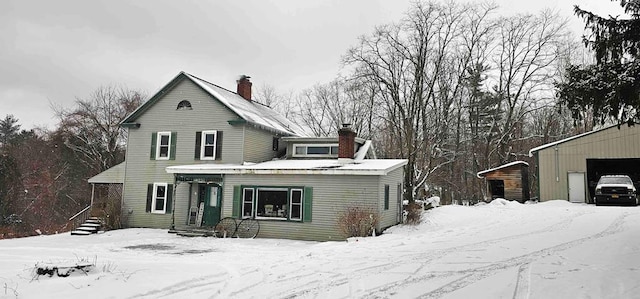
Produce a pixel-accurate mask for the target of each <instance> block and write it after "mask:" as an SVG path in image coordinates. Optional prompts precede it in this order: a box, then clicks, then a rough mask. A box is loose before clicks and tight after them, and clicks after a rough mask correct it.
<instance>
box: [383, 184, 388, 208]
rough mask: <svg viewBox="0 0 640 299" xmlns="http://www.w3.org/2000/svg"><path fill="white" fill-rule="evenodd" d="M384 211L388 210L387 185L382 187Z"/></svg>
mask: <svg viewBox="0 0 640 299" xmlns="http://www.w3.org/2000/svg"><path fill="white" fill-rule="evenodd" d="M384 209H385V210H388V209H389V185H384Z"/></svg>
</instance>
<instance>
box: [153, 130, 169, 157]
mask: <svg viewBox="0 0 640 299" xmlns="http://www.w3.org/2000/svg"><path fill="white" fill-rule="evenodd" d="M157 147H158V148H157V149H156V153H157V156H156V160H169V151H170V149H171V132H158V144H157Z"/></svg>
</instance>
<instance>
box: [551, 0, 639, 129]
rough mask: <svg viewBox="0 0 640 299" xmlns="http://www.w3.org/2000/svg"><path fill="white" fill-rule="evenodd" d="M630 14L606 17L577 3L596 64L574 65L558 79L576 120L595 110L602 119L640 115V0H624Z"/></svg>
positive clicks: (562, 96)
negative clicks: (622, 16)
mask: <svg viewBox="0 0 640 299" xmlns="http://www.w3.org/2000/svg"><path fill="white" fill-rule="evenodd" d="M619 1H620V6H621V7H623V8H624V11H625V13H626V14H627V15H629V17H628V18H619V17H618V16H615V17H614V16H609V17H602V16H598V15H596V14H594V13H592V12H589V11H586V10H582V9H580V7H579V6H575V8H574V11H575V14H576V15H577V16H578V17H581V18H583V19H584V21H585V23H586V26H585V29H586V30H588V32H589V35H587V36H584V37H583V41H584V43H585V46H586V47H588V48H590V49H591V50H593V51H594V53H595V58H596V64H595V65H586V66H585V65H572V66H569V67H568V69H567V74H566V79H567V80H565V82H563V83H558V84H557V85H556V87H557V88H558V96H559V98H560V100H561V102H562V104H563V105H565V106H566V107H568V108H569V109H570V110H571V112H572V116H573V117H574V118H575V119H580V118H581V115H582V114H581V112H584V111H588V110H592V111H593V114H594V122H599V123H601V124H603V123H605V122H607V121H611V120H615V121H617V122H618V123H622V122H626V121H638V120H640V114H639V113H638V108H640V59H639V58H640V52H639V50H638V49H639V47H640V0H619Z"/></svg>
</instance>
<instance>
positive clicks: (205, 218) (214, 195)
mask: <svg viewBox="0 0 640 299" xmlns="http://www.w3.org/2000/svg"><path fill="white" fill-rule="evenodd" d="M199 189H200V190H199V191H200V192H198V193H199V194H200V196H201V198H204V213H203V215H202V226H214V225H216V224H217V223H218V221H220V208H221V206H220V199H221V195H222V192H221V191H222V190H221V188H220V187H219V186H218V185H210V184H206V185H205V184H201V185H199Z"/></svg>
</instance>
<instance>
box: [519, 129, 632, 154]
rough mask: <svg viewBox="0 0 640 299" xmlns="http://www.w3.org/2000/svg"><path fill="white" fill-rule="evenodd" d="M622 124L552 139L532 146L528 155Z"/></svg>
mask: <svg viewBox="0 0 640 299" xmlns="http://www.w3.org/2000/svg"><path fill="white" fill-rule="evenodd" d="M622 125H624V124H617V125H611V126H608V127H604V128H601V129H597V130H593V131H589V132H585V133H582V134H578V135H575V136H571V137H568V138H565V139H561V140H558V141H554V142H550V143H547V144H543V145H541V146H538V147H534V148H532V149H530V150H529V157H533V153H535V152H537V151H540V150H543V149H545V148H549V147H552V146H556V145H558V144H561V143H565V142H568V141H571V140H574V139H578V138H582V137H584V136H587V135H591V134H595V133H598V132H601V131H605V130H609V129H611V128H619V127H620V126H622ZM627 125H628V126H629V127H631V126H634V125H637V124H636V123H628V124H627Z"/></svg>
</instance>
